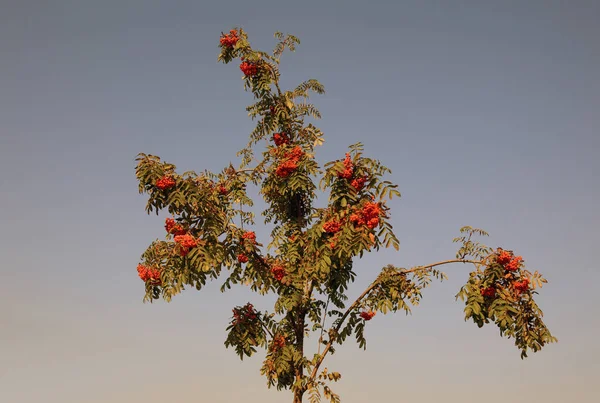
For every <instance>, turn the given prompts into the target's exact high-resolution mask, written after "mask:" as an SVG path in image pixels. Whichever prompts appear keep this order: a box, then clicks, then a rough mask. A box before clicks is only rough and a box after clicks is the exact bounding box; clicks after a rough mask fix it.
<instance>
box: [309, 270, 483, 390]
mask: <svg viewBox="0 0 600 403" xmlns="http://www.w3.org/2000/svg"><path fill="white" fill-rule="evenodd" d="M451 263H472V264H474V265H479V264H482V263H484V261H482V260H466V259H450V260H443V261H441V262H436V263H432V264H428V265H425V266H416V267H413V268H411V269H405V270H400V271H398V272H397V275H406V274H407V273H414V272H416V271H419V270H424V269H425V270H431V269H433V268H434V267H436V266H442V265H445V264H451ZM379 284H380V275H379V276H377V278H376V279H375V280H374V281H373V282H372V283H371V285H369V286H368V287H367V288H366V289H365V290H364V291H363V292H362V293H361V294H360V295H359V296H358V298H356V300H355V301H354V302H353V303H352V305H350V306H349V307H348V309H346V312H344V314H343V315H342V317H341V318H340V320H339V322H338V324H337V325H336V326H335V327H334V328H332V329H330V330H329V332H330V338H329V341H328V342H327V344H326V345H325V349H324V350H323V354H321V355H320V357H319V359H318V360H317V362H316V364H315V366H314V368H313V370H312V372H311V374H310V379H311V380H314V379H315V377H316V375H317V372H318V371H319V367H320V366H321V364H322V363H323V361H324V360H325V357H326V356H327V354H328V353H329V350H330V349H331V346H332V345H333V342H334V340H335V338H334V337H331V335H332V334H337V333H338V332H339V330H340V328H341V327H342V325H343V324H344V321H345V320H346V318H347V317H348V315H350V313H351V312H352V311H353V310H354V309H356V307H358V306H359V305H360V303H361V301H362V300H363V299H364V298H365V297H366V296H367V295H369V293H370V292H371V291H373V289H374V288H375V287H377V286H378V285H379Z"/></svg>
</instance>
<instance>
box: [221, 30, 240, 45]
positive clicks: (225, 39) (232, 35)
mask: <svg viewBox="0 0 600 403" xmlns="http://www.w3.org/2000/svg"><path fill="white" fill-rule="evenodd" d="M239 40H240V38H239V37H238V32H237V31H236V30H235V29H232V30H231V31H229V34H222V36H221V39H220V40H219V41H220V42H221V45H222V46H224V47H226V48H233V47H234V46H235V44H236V43H237V41H239Z"/></svg>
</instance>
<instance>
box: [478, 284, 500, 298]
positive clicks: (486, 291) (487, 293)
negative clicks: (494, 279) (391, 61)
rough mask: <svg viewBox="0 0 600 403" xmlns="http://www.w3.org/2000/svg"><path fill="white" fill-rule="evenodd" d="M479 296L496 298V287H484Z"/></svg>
mask: <svg viewBox="0 0 600 403" xmlns="http://www.w3.org/2000/svg"><path fill="white" fill-rule="evenodd" d="M481 295H483V296H484V297H487V298H494V297H495V296H496V287H494V286H491V287H486V288H482V289H481Z"/></svg>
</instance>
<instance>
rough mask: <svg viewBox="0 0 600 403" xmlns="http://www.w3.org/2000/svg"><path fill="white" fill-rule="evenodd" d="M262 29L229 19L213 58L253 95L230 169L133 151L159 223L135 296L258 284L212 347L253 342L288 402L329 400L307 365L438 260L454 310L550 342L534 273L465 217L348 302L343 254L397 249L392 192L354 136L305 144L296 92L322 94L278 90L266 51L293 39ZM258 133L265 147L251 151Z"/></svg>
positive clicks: (421, 279) (437, 275)
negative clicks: (268, 36) (181, 164)
mask: <svg viewBox="0 0 600 403" xmlns="http://www.w3.org/2000/svg"><path fill="white" fill-rule="evenodd" d="M275 38H276V39H277V44H276V46H275V49H274V51H273V52H272V53H271V54H268V53H265V52H262V51H259V50H256V49H254V48H252V47H251V45H250V43H249V41H248V37H247V34H246V33H245V32H244V31H243V30H242V29H239V28H236V29H233V30H231V31H230V32H229V33H228V34H223V35H222V36H221V40H220V49H221V52H220V54H219V57H218V60H219V61H221V62H223V63H226V64H227V63H230V62H232V61H234V60H237V59H240V61H241V64H240V69H241V70H242V72H243V74H244V76H243V82H244V86H245V88H246V90H248V91H250V92H251V93H252V94H253V96H254V101H255V102H254V103H253V104H252V105H250V106H248V108H247V112H248V114H249V116H250V117H251V118H252V119H254V120H256V121H257V123H256V127H255V129H254V130H253V131H252V133H251V134H250V141H249V143H248V144H247V145H246V146H245V147H244V148H243V149H242V150H240V151H239V153H238V156H240V157H241V163H240V165H239V167H237V168H235V167H234V166H233V165H232V164H230V165H229V166H227V167H226V168H224V169H223V170H222V171H221V172H219V173H212V172H209V171H204V172H201V173H196V172H185V173H182V174H179V173H177V171H176V167H175V165H173V164H170V163H167V162H164V161H162V160H161V159H160V158H159V157H157V156H153V155H146V154H139V155H138V158H137V167H136V177H137V179H138V181H139V191H140V193H145V194H147V195H148V203H147V205H146V211H147V212H148V213H149V214H150V213H152V212H156V214H158V212H159V211H161V210H166V211H168V212H169V213H170V214H171V215H172V217H171V218H168V219H167V220H166V222H165V230H166V232H167V234H166V239H164V240H156V241H154V242H153V243H152V244H151V245H150V246H149V247H148V249H147V250H146V251H145V252H144V253H143V255H142V263H140V265H139V266H138V273H139V275H140V278H142V280H144V282H145V287H146V295H145V300H146V301H150V302H152V301H153V300H156V299H159V298H161V297H162V298H163V299H164V300H166V301H170V300H171V298H172V297H173V296H174V295H176V294H178V293H180V292H182V291H183V290H184V289H185V288H186V287H189V288H192V287H193V288H196V289H197V290H200V289H201V288H202V287H203V286H204V285H205V284H206V282H207V281H209V280H214V279H218V278H221V277H222V276H223V277H224V280H223V284H222V287H221V290H222V291H226V290H228V289H231V288H232V287H233V286H234V285H237V284H240V285H245V286H248V287H250V289H251V290H252V291H254V292H256V293H259V294H261V295H264V294H268V293H274V294H276V295H277V300H276V303H275V306H274V308H273V312H271V313H269V312H258V311H256V310H255V309H254V307H253V306H252V304H250V303H248V304H246V305H245V306H241V307H235V308H234V309H233V317H232V319H231V321H230V324H229V326H228V327H227V332H228V335H227V339H226V341H225V346H226V347H231V348H233V349H234V350H235V351H236V353H237V354H238V355H239V356H240V358H241V359H243V358H244V357H250V356H252V355H253V354H254V353H256V352H257V350H258V349H259V348H262V349H265V350H266V356H265V360H264V362H263V366H262V368H261V374H262V375H264V376H265V377H266V378H267V385H268V386H269V387H276V388H277V389H291V390H292V392H293V394H294V401H295V402H300V401H301V399H302V396H303V394H304V393H305V392H308V396H309V400H310V401H311V402H318V401H320V399H321V398H322V397H325V398H326V399H328V400H329V401H331V402H339V401H340V398H339V396H338V395H336V394H335V393H334V392H333V391H332V390H331V388H330V385H329V383H330V382H335V381H338V380H339V379H340V378H341V375H340V374H339V373H338V372H329V371H328V370H327V369H326V368H323V369H321V365H322V363H323V361H324V359H325V358H326V356H327V355H328V354H333V353H334V352H335V346H334V345H341V344H343V343H344V342H345V341H346V340H347V338H348V337H351V336H354V338H355V339H356V340H357V342H358V344H359V346H360V347H362V348H366V337H365V334H364V332H365V327H366V324H367V322H368V321H369V320H371V319H372V318H373V317H374V316H375V315H376V313H377V312H380V313H382V314H386V313H388V312H396V311H398V310H402V311H404V312H405V313H407V314H408V313H410V312H411V306H416V305H418V304H419V302H420V300H421V298H422V295H423V294H422V293H423V290H424V289H425V288H426V287H427V286H429V285H430V284H431V281H432V280H433V279H438V280H444V279H445V278H446V276H445V274H444V273H442V272H441V271H439V269H438V268H437V267H438V266H441V265H445V264H450V263H467V264H473V265H474V267H475V270H474V271H473V272H472V273H471V275H470V277H469V281H468V282H467V284H466V285H465V286H464V287H463V288H462V289H461V290H460V292H459V293H458V295H457V298H461V299H463V300H465V301H466V306H465V315H466V319H472V320H473V321H474V322H475V323H476V324H477V325H478V326H480V327H481V326H483V325H484V324H486V323H490V322H494V323H495V324H496V325H497V326H498V327H499V328H500V333H501V335H504V336H507V337H511V338H514V339H515V344H516V345H517V347H518V348H519V349H521V355H522V357H525V356H526V353H527V351H528V350H529V349H531V350H533V351H538V350H539V349H540V348H542V347H543V346H544V345H545V344H546V343H549V342H553V341H555V340H556V339H555V338H554V337H552V336H551V334H550V332H549V331H548V329H547V328H546V327H545V325H544V323H543V321H542V319H541V317H542V312H541V310H540V309H539V308H538V306H537V305H536V304H535V302H534V300H533V296H534V294H536V293H537V292H536V291H535V290H536V289H537V288H539V287H541V285H542V284H543V283H545V282H546V280H545V279H543V278H542V277H541V275H540V274H539V273H538V272H537V271H536V272H534V273H531V272H529V271H527V270H525V269H524V267H523V262H522V259H520V257H515V256H514V255H513V254H512V252H509V251H503V250H502V249H496V250H492V249H490V248H488V247H486V246H484V245H481V244H479V243H477V242H475V241H474V240H473V239H472V238H473V236H474V235H487V234H486V233H485V232H484V231H482V230H478V229H473V228H470V227H464V228H463V229H462V230H461V232H462V234H463V236H461V237H459V238H456V239H455V241H456V242H460V243H461V247H460V249H459V250H458V253H457V256H456V258H455V259H451V260H447V261H443V262H437V263H434V264H430V265H427V266H418V267H413V268H410V269H405V268H398V267H395V266H393V265H387V266H386V267H384V268H383V269H382V270H381V272H380V273H379V275H378V276H377V278H376V279H375V280H374V281H373V283H371V285H370V286H369V287H368V288H367V289H366V290H365V291H364V292H363V293H362V294H361V295H360V296H358V298H356V299H355V300H354V301H353V302H352V303H350V304H348V295H347V290H348V286H349V284H350V283H352V282H353V281H354V280H355V278H356V273H355V272H354V266H353V262H354V260H355V259H356V258H360V257H362V256H363V254H364V253H367V252H370V251H373V250H379V248H380V247H381V246H384V247H390V246H391V247H394V248H395V249H398V248H399V241H398V239H397V237H396V236H395V235H394V232H393V228H392V226H391V224H390V222H389V219H390V211H389V208H388V207H387V204H386V202H387V200H390V199H391V198H392V197H393V196H400V193H399V192H398V190H397V185H395V184H393V183H392V182H390V181H388V180H386V179H385V176H386V175H387V174H390V173H391V172H390V170H389V169H388V168H386V167H385V166H384V165H382V164H381V162H379V161H377V160H374V159H371V158H368V157H366V156H364V155H363V152H364V150H363V146H362V144H360V143H358V144H354V145H351V146H350V147H349V150H348V152H347V153H346V154H345V155H344V157H343V158H340V159H338V160H335V161H331V162H328V163H326V164H324V165H323V167H321V166H319V164H318V163H317V161H316V160H315V148H316V147H317V146H319V145H321V144H323V133H322V132H321V131H320V130H319V129H318V128H317V127H315V126H314V125H313V124H312V123H307V122H306V121H305V120H306V119H307V118H319V117H320V114H319V112H318V110H317V109H316V108H315V106H314V105H312V104H310V103H308V99H309V96H310V95H311V93H316V94H323V93H324V91H325V90H324V87H323V86H322V85H321V84H320V83H319V82H318V81H316V80H314V79H309V80H306V81H304V82H302V83H300V84H299V85H298V86H297V87H296V88H294V89H293V90H288V91H283V90H282V89H281V88H280V85H279V82H280V72H279V63H280V58H281V56H282V54H283V52H284V50H285V49H289V50H291V51H294V49H295V47H296V45H298V44H299V40H298V39H297V38H296V37H294V36H292V35H283V34H281V33H276V34H275ZM260 142H264V143H265V149H264V151H263V152H262V159H261V160H260V161H257V160H256V159H255V157H254V152H255V149H256V146H257V144H259V143H260ZM251 164H254V165H253V166H251ZM248 185H254V186H259V188H260V194H261V195H262V197H263V198H264V200H265V201H266V203H267V208H266V209H265V211H263V212H262V214H263V217H264V221H265V223H271V224H272V227H273V229H272V232H271V236H270V240H269V243H268V244H267V245H266V246H265V245H264V244H263V243H262V242H260V241H259V240H258V239H257V237H256V233H255V232H254V231H252V228H253V227H254V226H255V222H254V215H253V213H252V212H251V211H250V208H251V207H252V205H253V201H252V200H251V199H250V198H249V197H248V195H247V193H246V190H247V186H248ZM317 190H320V191H322V192H324V193H326V194H328V200H327V203H326V205H325V206H323V207H318V206H317V197H316V192H317ZM327 318H330V325H329V326H326V324H327ZM313 332H319V333H320V336H319V345H320V347H322V348H323V351H321V350H320V348H319V351H318V352H317V353H316V354H314V355H313V356H312V358H308V357H309V356H308V355H307V354H306V353H305V348H304V341H305V339H306V337H308V336H309V335H310V334H311V333H313Z"/></svg>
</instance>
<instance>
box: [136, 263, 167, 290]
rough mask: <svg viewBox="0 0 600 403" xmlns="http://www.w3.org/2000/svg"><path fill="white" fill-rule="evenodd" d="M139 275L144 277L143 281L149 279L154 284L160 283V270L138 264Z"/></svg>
mask: <svg viewBox="0 0 600 403" xmlns="http://www.w3.org/2000/svg"><path fill="white" fill-rule="evenodd" d="M137 272H138V276H140V278H141V279H142V281H144V282H146V281H149V282H150V284H152V285H160V284H161V281H160V270H158V269H155V268H152V267H148V266H144V265H143V264H138V266H137Z"/></svg>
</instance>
